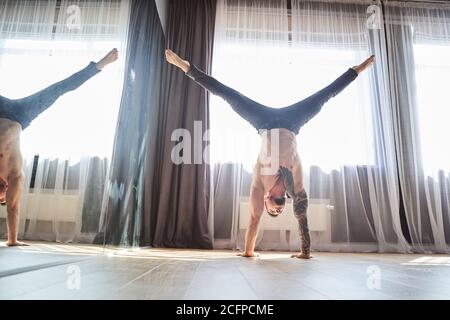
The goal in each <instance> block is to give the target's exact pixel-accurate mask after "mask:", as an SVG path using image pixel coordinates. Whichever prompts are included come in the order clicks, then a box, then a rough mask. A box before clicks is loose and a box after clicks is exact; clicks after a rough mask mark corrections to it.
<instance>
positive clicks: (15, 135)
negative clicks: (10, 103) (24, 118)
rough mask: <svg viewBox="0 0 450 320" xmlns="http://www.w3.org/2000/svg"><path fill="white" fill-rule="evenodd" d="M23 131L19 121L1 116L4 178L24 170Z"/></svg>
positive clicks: (0, 160)
mask: <svg viewBox="0 0 450 320" xmlns="http://www.w3.org/2000/svg"><path fill="white" fill-rule="evenodd" d="M21 132H22V127H21V126H20V124H19V123H17V122H14V121H11V120H8V119H4V118H0V177H1V178H3V179H4V180H8V178H9V177H10V176H14V175H20V174H21V172H22V155H21V153H20V133H21Z"/></svg>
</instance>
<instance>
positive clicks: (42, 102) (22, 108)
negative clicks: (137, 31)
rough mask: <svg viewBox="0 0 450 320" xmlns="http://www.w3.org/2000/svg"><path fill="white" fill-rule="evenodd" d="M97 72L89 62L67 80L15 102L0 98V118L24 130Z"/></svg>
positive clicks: (94, 66) (93, 64)
mask: <svg viewBox="0 0 450 320" xmlns="http://www.w3.org/2000/svg"><path fill="white" fill-rule="evenodd" d="M99 72H100V70H98V69H97V67H96V64H95V63H94V62H91V63H90V64H89V65H88V66H87V67H86V68H84V69H83V70H81V71H78V72H77V73H75V74H73V75H71V76H70V77H69V78H67V79H64V80H62V81H60V82H57V83H55V84H52V85H51V86H49V87H47V88H45V89H44V90H42V91H39V92H37V93H35V94H33V95H31V96H28V97H25V98H22V99H16V100H11V99H8V98H5V97H3V96H0V118H6V119H9V120H12V121H16V122H18V123H20V125H21V126H22V130H24V129H26V128H27V127H28V126H29V125H30V123H31V121H33V120H34V119H35V118H36V117H37V116H39V115H40V114H41V113H42V112H44V111H45V110H47V109H48V108H49V107H50V106H52V105H53V104H54V103H55V101H56V100H57V99H58V98H59V97H60V96H62V95H63V94H65V93H67V92H69V91H72V90H75V89H77V88H78V87H80V86H81V85H82V84H83V83H85V82H86V81H87V80H89V79H90V78H92V77H93V76H94V75H96V74H97V73H99Z"/></svg>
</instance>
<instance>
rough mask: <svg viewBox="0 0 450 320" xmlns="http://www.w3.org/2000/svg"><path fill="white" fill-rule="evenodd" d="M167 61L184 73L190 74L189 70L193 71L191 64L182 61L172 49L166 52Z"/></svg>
mask: <svg viewBox="0 0 450 320" xmlns="http://www.w3.org/2000/svg"><path fill="white" fill-rule="evenodd" d="M166 60H167V62H168V63H170V64H173V65H174V66H177V67H178V68H180V69H181V70H183V71H184V73H186V72H188V71H189V69H191V64H190V63H189V61H186V60H183V59H181V58H180V57H179V56H178V55H177V54H176V53H175V52H173V51H172V50H170V49H167V50H166Z"/></svg>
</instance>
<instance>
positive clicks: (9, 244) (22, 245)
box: [5, 241, 29, 247]
mask: <svg viewBox="0 0 450 320" xmlns="http://www.w3.org/2000/svg"><path fill="white" fill-rule="evenodd" d="M5 244H6V246H7V247H28V246H29V244H26V243H24V242H20V241H15V242H9V241H7V242H5Z"/></svg>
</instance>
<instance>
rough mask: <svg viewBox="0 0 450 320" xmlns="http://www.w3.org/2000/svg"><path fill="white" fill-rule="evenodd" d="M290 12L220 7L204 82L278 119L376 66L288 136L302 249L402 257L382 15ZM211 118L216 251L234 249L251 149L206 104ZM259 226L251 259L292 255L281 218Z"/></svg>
mask: <svg viewBox="0 0 450 320" xmlns="http://www.w3.org/2000/svg"><path fill="white" fill-rule="evenodd" d="M290 3H291V10H288V6H287V3H286V2H285V1H244V0H241V1H238V0H236V1H231V0H221V1H219V3H218V12H217V22H216V34H215V47H214V60H213V76H215V77H216V78H217V79H219V80H220V81H222V82H224V83H225V84H227V85H229V86H231V87H233V88H235V89H237V90H238V91H240V92H242V93H243V94H245V95H247V96H249V97H250V98H252V99H254V100H256V101H258V102H261V103H263V104H266V105H269V106H272V107H282V106H286V105H289V104H292V103H294V102H296V101H299V100H301V99H303V98H304V97H306V96H308V95H310V94H312V93H314V92H316V91H317V90H319V89H321V88H323V87H324V86H326V85H327V84H329V83H330V82H332V81H333V80H334V79H336V78H337V77H338V76H339V75H341V74H342V73H343V72H344V71H346V70H347V69H348V68H349V67H352V66H354V65H356V64H359V63H360V62H362V61H363V60H364V59H365V58H367V57H368V56H369V55H370V54H372V53H373V54H376V55H377V63H376V66H375V67H374V68H372V69H371V70H369V71H368V72H366V73H364V74H362V75H361V76H360V77H358V78H357V79H356V80H355V82H354V83H352V84H351V85H350V86H349V87H348V88H346V89H345V91H344V92H342V93H341V94H340V95H339V96H337V97H336V98H334V99H332V100H330V101H329V102H328V103H327V104H326V105H325V106H324V108H323V109H322V111H321V113H320V114H319V115H318V116H317V117H316V118H314V119H313V120H312V121H310V122H309V123H308V124H307V125H306V126H304V127H303V128H302V129H301V131H300V134H299V135H298V145H299V155H300V158H301V160H302V164H303V167H304V172H305V176H304V185H305V187H306V190H307V192H308V194H309V197H310V206H309V213H308V216H309V219H310V231H311V238H312V247H313V249H315V250H332V251H401V252H405V251H408V250H409V245H408V243H407V241H406V240H405V238H404V236H403V233H402V229H401V221H400V217H399V206H400V201H399V188H398V181H397V165H396V158H395V145H394V132H393V129H392V114H391V111H390V100H389V95H388V92H389V91H388V86H387V67H386V66H387V57H386V50H385V49H386V48H385V47H384V45H385V38H384V30H383V25H382V24H381V23H379V21H381V18H382V17H381V16H380V15H381V12H382V11H381V3H379V2H378V3H377V2H374V1H296V0H293V1H290ZM211 118H212V119H211V154H212V156H211V157H212V162H213V168H214V174H213V175H212V176H213V179H214V184H213V186H214V188H215V189H214V193H213V194H214V196H213V197H212V199H213V200H214V202H213V203H212V205H211V208H212V210H214V218H215V219H216V224H215V238H216V246H217V247H231V248H234V247H237V248H243V245H244V239H243V235H244V231H245V227H246V220H247V219H248V206H247V204H246V203H247V201H248V193H249V188H250V181H251V170H252V165H253V164H254V161H255V160H256V156H257V154H258V150H259V143H260V141H259V137H258V136H257V134H256V132H255V130H254V129H253V128H251V127H250V126H249V125H248V124H247V123H245V121H243V120H242V119H239V117H238V116H237V115H235V114H234V113H233V111H232V110H231V108H229V107H228V106H227V105H226V103H225V102H223V101H221V100H220V99H219V98H215V97H213V98H212V99H211ZM266 216H267V215H266V214H264V218H263V221H262V224H261V229H260V233H259V236H258V240H257V248H259V249H279V250H285V249H290V250H298V249H299V241H298V235H297V231H296V221H295V219H294V217H293V215H292V212H291V213H289V212H286V215H285V216H284V217H279V218H277V219H267V218H266ZM229 217H231V219H230V218H229Z"/></svg>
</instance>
